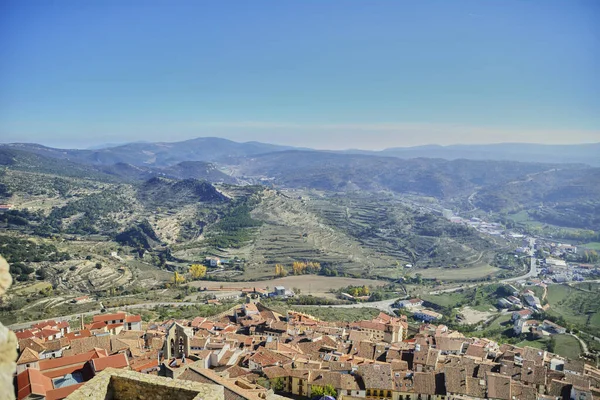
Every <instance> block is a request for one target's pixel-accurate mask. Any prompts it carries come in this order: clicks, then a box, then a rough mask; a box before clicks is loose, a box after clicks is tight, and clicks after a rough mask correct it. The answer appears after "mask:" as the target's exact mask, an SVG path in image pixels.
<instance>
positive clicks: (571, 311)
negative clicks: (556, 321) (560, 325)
mask: <svg viewBox="0 0 600 400" xmlns="http://www.w3.org/2000/svg"><path fill="white" fill-rule="evenodd" d="M586 285H587V284H586V283H582V284H580V286H581V287H583V288H585V290H582V289H579V288H577V287H571V286H567V285H550V286H548V302H549V304H550V309H549V310H548V311H547V313H548V314H549V315H553V316H555V317H562V318H564V320H565V321H566V322H567V323H569V324H573V325H575V326H576V327H578V328H579V329H581V330H583V331H586V332H589V333H591V334H595V335H598V334H600V293H599V292H598V291H596V290H594V289H595V288H596V285H593V286H592V291H589V290H587V286H586Z"/></svg>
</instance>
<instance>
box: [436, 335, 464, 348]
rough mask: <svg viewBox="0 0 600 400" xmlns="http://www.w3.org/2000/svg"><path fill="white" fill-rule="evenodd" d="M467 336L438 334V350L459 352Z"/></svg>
mask: <svg viewBox="0 0 600 400" xmlns="http://www.w3.org/2000/svg"><path fill="white" fill-rule="evenodd" d="M465 342H466V339H465V338H456V337H449V336H446V335H438V336H436V337H435V345H436V348H437V349H438V350H441V351H451V352H459V351H461V350H462V347H463V345H464V344H465Z"/></svg>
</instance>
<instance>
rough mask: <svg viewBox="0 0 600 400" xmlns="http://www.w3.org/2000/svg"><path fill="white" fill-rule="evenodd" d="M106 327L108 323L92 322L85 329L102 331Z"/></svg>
mask: <svg viewBox="0 0 600 400" xmlns="http://www.w3.org/2000/svg"><path fill="white" fill-rule="evenodd" d="M105 327H106V323H105V322H103V321H97V322H92V323H91V324H87V325H85V329H88V330H90V331H92V330H94V329H102V328H105Z"/></svg>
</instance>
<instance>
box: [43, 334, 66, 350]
mask: <svg viewBox="0 0 600 400" xmlns="http://www.w3.org/2000/svg"><path fill="white" fill-rule="evenodd" d="M45 344H46V350H49V351H58V350H61V349H64V348H66V347H69V344H70V340H69V339H67V338H64V337H61V338H60V339H54V340H49V341H47V342H46V343H45Z"/></svg>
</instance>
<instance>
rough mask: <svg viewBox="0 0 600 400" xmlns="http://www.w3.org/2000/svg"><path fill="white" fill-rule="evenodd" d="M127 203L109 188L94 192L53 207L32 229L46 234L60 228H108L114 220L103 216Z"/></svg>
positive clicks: (78, 231)
mask: <svg viewBox="0 0 600 400" xmlns="http://www.w3.org/2000/svg"><path fill="white" fill-rule="evenodd" d="M127 205H128V203H127V201H125V199H123V198H121V197H119V196H118V195H116V194H115V193H113V192H112V191H104V192H100V193H93V194H90V195H88V196H85V197H83V198H81V199H78V200H74V201H71V202H69V203H68V204H67V205H65V206H63V207H59V208H55V209H53V210H52V211H51V212H50V214H49V215H48V217H46V218H45V220H44V222H43V223H42V224H40V225H39V226H38V227H37V228H36V229H35V233H36V234H38V235H40V236H48V235H50V234H53V233H61V232H64V233H71V234H78V235H85V234H95V233H100V232H104V233H106V232H111V231H114V230H115V229H116V228H117V226H118V225H117V223H116V222H115V221H111V220H107V219H105V220H103V218H105V217H107V216H108V215H109V214H110V213H116V212H120V211H124V210H125V209H126V208H127Z"/></svg>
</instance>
